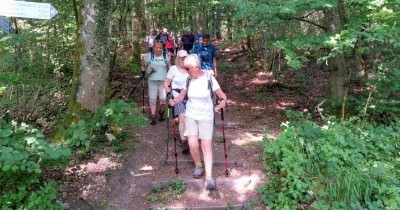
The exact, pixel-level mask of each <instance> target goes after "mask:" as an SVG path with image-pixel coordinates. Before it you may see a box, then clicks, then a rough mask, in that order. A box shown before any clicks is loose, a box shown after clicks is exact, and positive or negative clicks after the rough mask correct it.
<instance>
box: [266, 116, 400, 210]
mask: <svg viewBox="0 0 400 210" xmlns="http://www.w3.org/2000/svg"><path fill="white" fill-rule="evenodd" d="M399 141H400V121H398V122H397V123H394V124H392V125H390V126H373V125H371V124H368V123H366V122H364V121H360V120H349V121H344V122H333V121H330V122H327V123H326V124H325V125H323V126H318V125H316V124H315V123H313V122H310V121H308V120H304V119H303V120H301V122H293V123H287V124H286V125H285V130H284V131H283V132H282V133H281V134H280V135H279V136H278V137H277V139H276V141H275V140H271V139H265V145H264V146H265V149H264V160H265V167H266V170H267V173H268V177H269V178H270V180H269V182H268V183H267V184H266V185H265V186H264V187H263V188H262V189H261V192H262V198H263V202H264V204H266V205H268V206H269V207H270V208H272V209H301V208H303V207H304V205H306V206H311V207H312V208H313V209H382V208H387V209H399V208H400V182H399V177H400V170H397V169H398V168H399V166H400V163H399V162H398V158H399V156H400V154H399V153H398V151H399V149H400V148H399V147H400V144H399Z"/></svg>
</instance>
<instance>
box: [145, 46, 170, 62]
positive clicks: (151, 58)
mask: <svg viewBox="0 0 400 210" xmlns="http://www.w3.org/2000/svg"><path fill="white" fill-rule="evenodd" d="M163 58H164V62H165V65H168V61H167V51H166V50H165V49H164V50H163ZM152 61H154V52H150V62H149V63H151V62H152Z"/></svg>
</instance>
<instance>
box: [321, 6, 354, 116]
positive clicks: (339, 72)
mask: <svg viewBox="0 0 400 210" xmlns="http://www.w3.org/2000/svg"><path fill="white" fill-rule="evenodd" d="M342 9H343V8H342V7H341V6H340V4H339V5H338V7H337V8H333V9H331V10H328V11H325V12H324V21H325V27H326V28H327V31H328V32H335V31H339V30H340V29H341V28H342V27H343V25H344V24H345V23H344V22H342V21H344V20H345V17H342V15H344V11H343V10H342ZM347 63H348V62H347V61H346V58H345V56H344V55H337V56H336V57H335V58H331V59H329V60H328V70H329V71H330V76H329V91H330V99H331V104H332V107H333V109H334V112H335V114H336V115H338V116H339V115H340V116H341V117H342V118H343V117H344V116H345V97H346V94H347V93H346V92H347V91H346V83H347V82H348V81H347V77H348V68H347V65H346V64H347Z"/></svg>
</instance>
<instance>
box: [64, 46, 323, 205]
mask: <svg viewBox="0 0 400 210" xmlns="http://www.w3.org/2000/svg"><path fill="white" fill-rule="evenodd" d="M227 49H228V50H227ZM220 50H221V51H222V52H223V53H222V56H221V57H220V58H219V61H218V63H219V70H220V75H219V76H218V78H217V80H218V81H219V83H220V84H221V87H222V89H223V90H224V92H225V93H226V94H227V96H228V99H229V100H228V108H227V111H226V112H225V137H226V143H227V148H228V161H229V163H230V164H229V168H230V170H231V173H230V175H229V177H226V176H225V173H224V171H225V165H224V164H223V162H224V155H223V151H224V150H223V141H222V132H221V120H220V115H219V114H216V126H215V135H214V141H215V144H214V161H215V162H216V163H217V164H216V165H215V166H214V168H213V176H214V178H216V182H217V188H218V189H217V190H216V191H207V190H205V189H204V179H199V180H197V179H193V178H192V176H191V174H192V172H193V167H194V166H193V164H191V163H190V160H191V157H190V156H189V155H183V154H182V153H181V152H180V150H178V151H179V152H178V159H179V165H178V168H179V174H175V164H174V163H175V162H174V161H175V158H174V155H173V138H172V125H171V138H170V142H169V161H168V163H169V164H165V154H166V149H165V148H166V140H167V126H166V122H158V123H157V124H156V125H155V126H150V125H148V126H147V127H145V128H143V129H140V130H139V132H138V134H137V137H136V139H135V140H134V141H133V140H129V141H128V143H129V144H133V145H134V146H133V147H131V148H130V149H129V150H127V151H124V152H123V153H122V155H121V156H119V157H118V158H112V157H111V158H109V157H104V156H100V157H95V158H92V160H93V161H94V163H93V164H94V165H93V166H92V168H103V169H104V170H102V171H101V170H100V171H99V170H94V171H95V173H92V174H90V173H89V174H88V171H90V170H87V168H89V167H88V164H90V163H88V164H87V165H85V166H82V167H80V169H77V170H75V172H74V173H75V175H79V171H82V173H83V174H86V175H85V177H86V178H85V182H84V183H83V184H82V185H83V186H82V187H81V189H79V190H78V191H77V192H75V195H77V194H80V195H79V196H78V197H79V199H78V200H75V201H73V202H72V205H70V208H71V209H118V210H120V209H241V208H242V209H243V208H244V209H261V208H262V209H264V208H265V207H262V205H261V201H260V198H259V195H258V194H257V192H256V189H257V187H260V186H262V185H263V183H265V181H266V179H267V178H266V177H265V171H264V166H263V162H262V153H263V143H262V142H263V136H265V135H268V136H271V137H275V136H276V134H277V133H278V132H279V125H280V124H281V122H283V121H284V120H285V117H284V111H285V110H286V109H289V108H291V109H297V110H304V111H305V112H307V111H309V110H311V109H312V107H314V106H315V105H316V104H317V102H318V101H317V99H318V97H319V96H320V95H321V94H320V93H318V91H317V90H318V89H321V84H320V83H314V82H313V81H316V80H312V78H311V80H307V81H306V83H307V84H304V85H303V89H301V93H303V94H299V93H300V91H297V90H289V89H285V88H281V87H278V86H275V85H273V84H272V81H273V79H274V78H272V74H270V73H267V72H264V71H261V70H258V71H255V70H252V68H251V64H252V63H253V64H255V62H256V60H253V59H251V58H249V56H242V57H238V59H236V60H235V61H234V62H231V61H230V59H231V58H232V56H236V55H237V54H236V53H234V52H238V51H239V50H238V49H237V48H235V47H231V48H226V49H221V47H220ZM228 51H229V52H228ZM305 69H306V70H307V71H308V72H307V75H313V74H314V72H313V71H315V69H316V68H313V67H312V66H310V67H306V68H305ZM301 75H303V74H301ZM281 76H282V77H285V78H284V79H285V81H289V82H290V81H291V80H295V77H296V78H297V77H298V75H296V74H295V73H291V72H288V73H286V74H282V75H281ZM303 76H304V75H303ZM124 79H125V80H126V81H125V82H124V81H119V82H120V83H121V84H125V83H129V82H127V81H130V84H132V79H133V78H129V77H126V76H124ZM275 79H276V78H275ZM136 80H137V78H136ZM296 80H298V79H296ZM137 82H139V81H137ZM133 84H136V83H135V82H133ZM322 85H323V84H322ZM139 88H140V87H139ZM304 93H308V94H307V95H306V94H304ZM135 94H136V95H135V96H134V98H137V99H138V101H140V100H141V96H140V94H141V90H140V91H135ZM122 95H124V94H122ZM310 107H311V108H310ZM265 129H266V130H265ZM264 130H265V131H264ZM116 156H118V155H114V157H116ZM105 160H106V161H105ZM112 160H115V161H116V163H113V162H112ZM107 164H108V166H104V165H107ZM101 165H103V166H101ZM81 168H86V169H81ZM67 170H71V169H67ZM92 171H93V170H92ZM177 179H180V180H183V181H184V183H185V185H186V187H187V189H186V190H185V191H184V193H183V194H182V195H181V196H178V198H176V195H177V194H176V193H174V192H172V191H171V190H168V185H169V184H168V183H169V181H171V180H172V181H174V180H177ZM160 186H166V189H165V190H164V191H163V190H160V189H161V187H160ZM178 187H180V186H178ZM76 190H77V189H75V191H76ZM71 191H74V190H73V189H71ZM174 197H175V198H174ZM82 201H84V202H82ZM82 203H86V204H88V205H82Z"/></svg>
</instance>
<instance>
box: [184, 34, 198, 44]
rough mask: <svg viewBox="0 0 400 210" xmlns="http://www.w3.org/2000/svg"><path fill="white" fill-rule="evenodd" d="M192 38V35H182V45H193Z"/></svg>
mask: <svg viewBox="0 0 400 210" xmlns="http://www.w3.org/2000/svg"><path fill="white" fill-rule="evenodd" d="M194 39H195V38H194V36H193V35H183V37H182V43H183V44H184V45H192V44H193V43H194Z"/></svg>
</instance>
